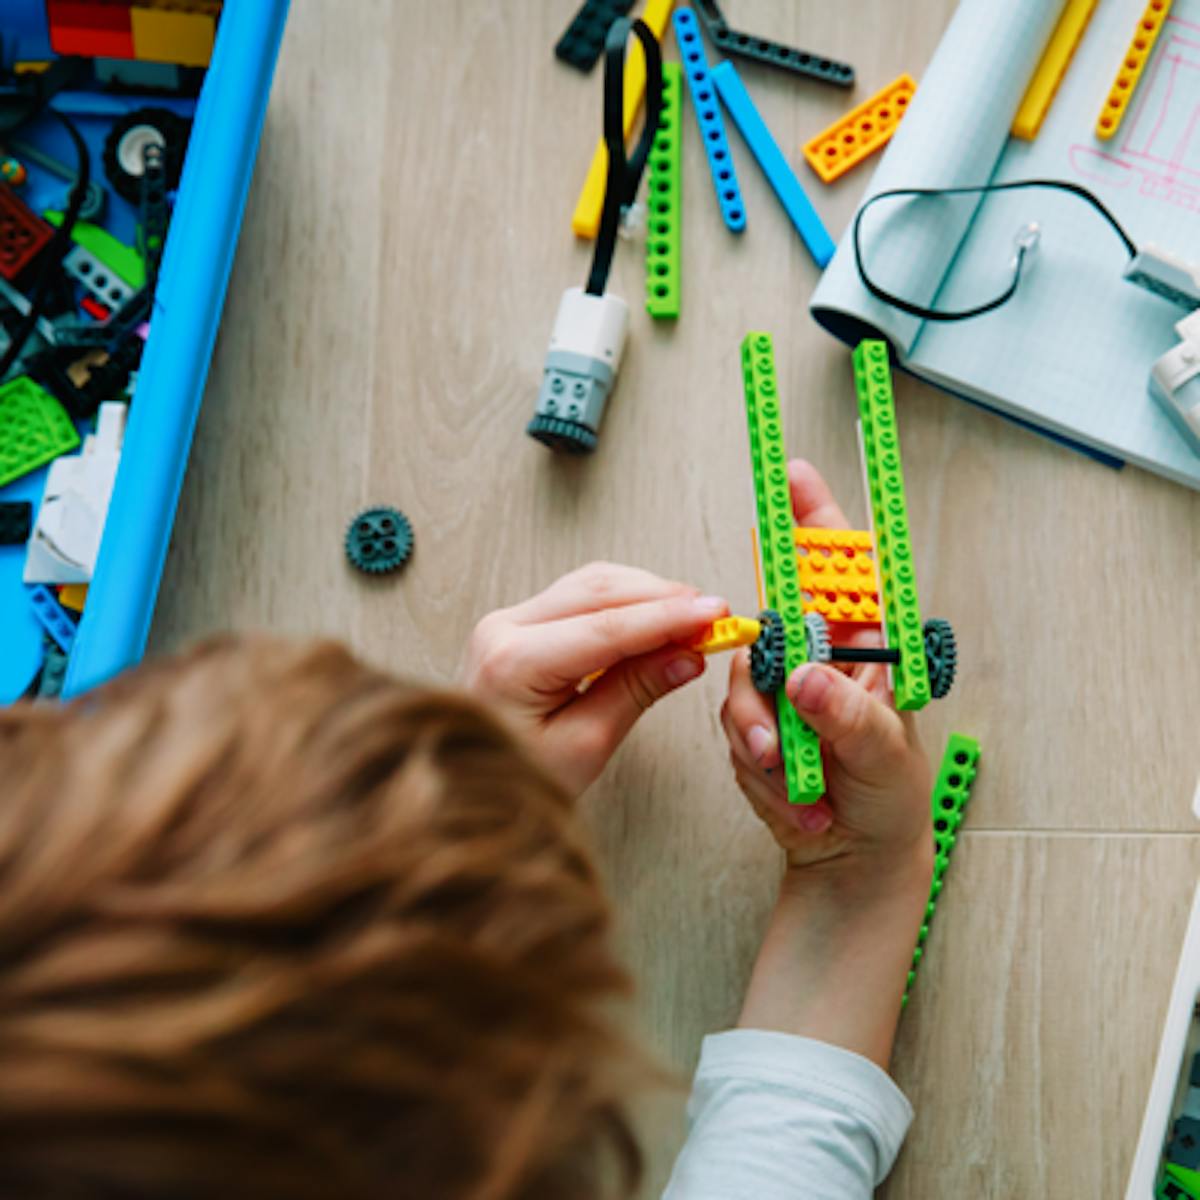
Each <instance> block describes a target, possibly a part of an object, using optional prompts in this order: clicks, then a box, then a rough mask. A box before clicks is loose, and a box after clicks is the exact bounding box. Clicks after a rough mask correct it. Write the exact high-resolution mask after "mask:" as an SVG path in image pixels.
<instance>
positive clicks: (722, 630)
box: [690, 617, 762, 654]
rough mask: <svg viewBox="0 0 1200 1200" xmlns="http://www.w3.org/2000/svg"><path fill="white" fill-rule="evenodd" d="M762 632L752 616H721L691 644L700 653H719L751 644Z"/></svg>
mask: <svg viewBox="0 0 1200 1200" xmlns="http://www.w3.org/2000/svg"><path fill="white" fill-rule="evenodd" d="M760 633H762V625H761V624H760V623H759V622H758V621H756V620H755V619H754V618H753V617H722V618H721V619H720V620H719V621H716V622H714V623H713V624H712V625H711V626H710V627H709V628H708V629H707V630H705V632H704V633H703V634H701V636H700V637H698V638H697V639H696V640H695V641H694V642H693V643H692V645H691V647H690V648H691V649H692V650H698V651H699V652H700V653H701V654H720V653H721V652H722V651H724V650H736V649H738V647H739V646H753V645H754V643H755V642H757V641H758V635H759V634H760Z"/></svg>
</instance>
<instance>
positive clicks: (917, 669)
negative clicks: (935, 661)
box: [854, 339, 931, 709]
mask: <svg viewBox="0 0 1200 1200" xmlns="http://www.w3.org/2000/svg"><path fill="white" fill-rule="evenodd" d="M854 383H855V387H856V388H857V389H858V413H859V418H860V421H861V428H862V450H863V458H864V460H865V465H866V471H867V490H868V499H869V501H870V505H871V523H872V525H873V527H874V531H875V548H876V556H875V558H876V562H877V564H878V568H879V594H880V600H881V601H882V604H883V615H884V630H885V632H886V634H887V644H888V645H889V646H891V647H893V648H894V649H896V650H898V651H899V652H900V661H899V662H898V663H897V664H896V665H895V666H894V667H893V668H892V681H893V686H894V691H895V699H896V707H897V708H898V709H917V708H924V707H925V705H926V704H928V703H929V701H930V699H931V693H930V688H929V666H928V663H927V662H926V659H925V634H924V631H923V630H922V628H921V610H920V605H919V604H918V602H917V577H916V572H915V570H914V569H913V555H912V541H911V538H910V537H909V528H908V505H907V503H906V502H905V499H904V472H903V469H902V468H901V466H900V436H899V434H898V432H897V430H896V409H895V405H894V403H893V400H892V375H891V371H890V370H889V369H888V356H887V346H886V345H885V344H884V343H883V342H880V341H873V340H871V339H864V340H863V341H861V342H859V343H858V348H857V349H856V350H855V351H854Z"/></svg>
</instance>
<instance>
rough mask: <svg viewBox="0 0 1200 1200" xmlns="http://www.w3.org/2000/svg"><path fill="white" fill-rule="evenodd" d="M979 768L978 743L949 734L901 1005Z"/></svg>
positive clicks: (936, 790) (934, 799) (921, 953)
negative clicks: (928, 870) (927, 875)
mask: <svg viewBox="0 0 1200 1200" xmlns="http://www.w3.org/2000/svg"><path fill="white" fill-rule="evenodd" d="M978 765H979V743H978V742H977V741H976V740H975V739H974V738H972V737H967V735H966V734H965V733H952V734H951V735H950V737H949V740H948V741H947V742H946V750H945V753H944V754H943V755H942V765H941V769H940V770H939V771H938V777H937V782H936V783H935V784H934V785H933V797H932V800H931V804H932V807H933V844H934V850H935V854H934V859H933V882H932V883H931V884H930V887H929V903H928V904H927V905H926V906H925V920H924V921H923V922H922V924H921V933H920V935H919V936H918V938H917V947H916V949H915V950H914V951H913V960H912V967H911V969H910V970H909V972H908V983H907V984H906V985H905V988H904V1003H905V1004H907V1003H908V994H909V992H911V991H912V985H913V980H914V979H916V977H917V967H918V966H919V965H920V963H921V959H922V958H923V957H924V955H925V943H926V941H927V940H928V938H929V924H930V922H931V921H932V920H933V913H934V909H936V908H937V902H938V897H939V896H940V895H941V894H942V885H943V883H944V881H945V878H946V869H947V868H948V867H949V866H950V855H951V853H952V852H953V850H954V846H955V844H956V843H957V841H958V830H959V826H960V825H962V823H963V813H964V811H965V810H966V807H967V801H968V800H970V798H971V785H972V784H973V783H974V782H975V772H976V769H977V767H978Z"/></svg>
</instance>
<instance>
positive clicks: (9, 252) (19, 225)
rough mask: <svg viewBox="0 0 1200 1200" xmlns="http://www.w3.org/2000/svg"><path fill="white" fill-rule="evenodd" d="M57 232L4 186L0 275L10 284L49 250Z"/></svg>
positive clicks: (0, 185) (1, 194)
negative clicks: (47, 247) (42, 253)
mask: <svg viewBox="0 0 1200 1200" xmlns="http://www.w3.org/2000/svg"><path fill="white" fill-rule="evenodd" d="M53 236H54V230H53V229H51V228H50V226H49V225H47V224H46V222H45V221H43V220H42V219H41V218H40V217H39V216H37V214H36V213H32V212H30V211H29V207H28V205H26V203H25V201H24V200H22V199H21V197H20V196H18V195H17V194H16V192H14V191H13V190H12V188H10V187H9V186H8V184H7V183H0V275H2V276H3V277H4V278H5V279H7V280H8V281H9V282H10V283H11V282H12V281H13V280H14V279H16V277H17V276H18V275H20V273H21V272H22V271H23V270H24V269H25V268H26V267H27V266H29V264H30V263H31V262H33V260H34V259H35V258H37V256H38V255H39V254H40V253H41V252H42V250H44V249H45V247H46V245H47V244H48V243H49V241H50V239H51V238H52V237H53Z"/></svg>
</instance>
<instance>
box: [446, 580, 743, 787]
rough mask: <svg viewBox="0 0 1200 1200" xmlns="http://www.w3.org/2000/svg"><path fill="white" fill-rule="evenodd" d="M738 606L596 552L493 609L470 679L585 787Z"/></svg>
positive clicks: (552, 766) (690, 674)
mask: <svg viewBox="0 0 1200 1200" xmlns="http://www.w3.org/2000/svg"><path fill="white" fill-rule="evenodd" d="M728 612H729V606H728V605H727V604H726V603H725V601H724V600H721V599H719V598H717V597H713V596H701V595H700V594H699V592H698V590H697V589H695V588H691V587H688V586H687V585H686V584H682V583H673V582H671V581H669V580H666V579H660V578H659V577H658V576H656V575H651V574H650V573H649V572H646V571H640V570H637V569H636V568H634V567H623V566H619V565H616V564H613V563H591V564H589V565H588V566H586V567H581V568H580V569H579V570H578V571H573V572H572V573H571V574H570V575H564V576H563V578H561V579H559V580H558V581H557V582H556V583H553V584H551V586H550V587H548V588H547V589H546V590H545V591H544V592H540V593H539V594H538V595H536V596H534V597H533V598H532V599H529V600H525V601H523V602H522V603H520V604H516V605H514V606H513V607H512V608H504V609H499V610H498V611H496V612H493V613H489V614H488V615H487V616H486V617H484V618H483V620H482V621H480V622H479V624H478V625H477V626H476V627H475V632H474V633H473V634H472V636H471V641H470V644H469V646H468V649H467V665H466V669H465V672H464V681H465V683H466V686H467V687H468V688H469V689H470V690H471V691H472V692H474V694H475V695H476V696H478V697H479V698H480V699H481V700H483V701H485V702H486V703H489V704H491V705H492V706H494V707H495V708H497V709H498V710H500V711H501V712H502V713H503V714H504V715H506V716H507V717H508V718H509V720H510V721H511V722H514V723H515V724H516V726H517V730H518V732H519V733H521V734H523V735H524V736H525V738H526V741H527V742H528V743H529V744H530V745H531V746H532V748H533V750H534V752H535V753H536V754H537V755H538V757H539V758H540V759H541V760H542V762H543V763H544V764H545V765H546V766H547V767H548V768H549V770H550V771H551V772H552V773H553V774H554V775H555V776H557V778H558V779H559V780H560V781H561V782H562V783H563V785H564V786H565V787H566V788H567V789H568V790H569V791H570V792H571V794H572V795H578V794H579V793H580V792H582V791H583V790H584V789H585V788H586V787H588V785H589V784H591V783H592V782H593V781H594V780H595V779H596V777H597V776H598V775H599V774H600V772H601V771H602V770H603V769H604V766H605V764H606V763H607V762H608V760H609V759H610V758H611V757H612V754H613V751H615V750H616V748H617V747H618V746H619V745H620V744H621V742H622V740H623V739H624V737H625V735H626V734H627V733H628V732H629V731H630V729H632V728H633V725H634V723H635V722H636V721H637V719H638V717H640V716H641V715H642V713H644V712H645V711H646V710H647V709H648V708H649V707H650V706H651V705H652V704H653V703H654V702H655V701H656V700H659V699H661V698H662V697H663V696H665V695H666V694H667V693H668V692H671V691H674V690H675V689H676V688H678V687H681V686H682V685H683V684H685V683H688V682H689V681H691V680H693V679H697V678H699V676H700V675H701V674H703V672H704V657H703V655H701V654H698V653H696V652H695V651H694V650H689V649H687V648H686V646H687V643H689V642H691V641H693V640H694V639H695V638H696V637H697V635H699V634H700V633H702V632H703V631H704V629H705V628H706V627H707V626H709V625H711V624H712V623H713V622H714V621H716V620H718V619H719V618H720V617H723V616H726V615H727V614H728ZM598 671H603V672H604V675H603V677H602V678H600V679H598V680H596V682H595V683H594V684H593V686H592V687H590V688H588V689H587V690H586V691H584V692H582V693H581V692H580V691H579V684H580V681H581V680H583V679H586V678H587V677H588V676H591V675H594V674H595V673H596V672H598Z"/></svg>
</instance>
